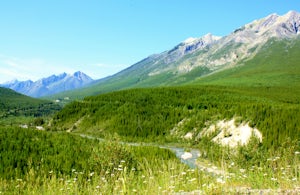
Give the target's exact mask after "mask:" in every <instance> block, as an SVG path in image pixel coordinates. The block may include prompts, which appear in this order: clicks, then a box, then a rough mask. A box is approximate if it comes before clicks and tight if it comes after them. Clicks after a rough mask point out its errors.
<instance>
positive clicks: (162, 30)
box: [0, 0, 300, 83]
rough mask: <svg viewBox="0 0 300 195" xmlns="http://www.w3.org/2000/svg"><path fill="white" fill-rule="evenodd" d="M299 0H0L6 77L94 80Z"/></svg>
mask: <svg viewBox="0 0 300 195" xmlns="http://www.w3.org/2000/svg"><path fill="white" fill-rule="evenodd" d="M289 10H295V11H298V12H299V11H300V1H298V0H276V1H274V0H251V1H237V0H227V1H221V0H210V1H200V0H43V1H40V0H26V1H25V0H24V1H23V0H18V1H17V0H9V1H2V2H1V3H0V29H1V30H0V83H2V82H5V81H9V80H12V79H18V80H27V79H31V80H37V79H39V78H42V77H46V76H50V75H52V74H59V73H62V72H67V73H73V72H75V71H77V70H80V71H83V72H85V73H87V74H89V75H90V76H92V77H93V78H94V79H98V78H102V77H105V76H108V75H111V74H114V73H116V72H118V71H120V70H122V69H124V68H126V67H128V66H130V65H132V64H134V63H136V62H138V61H140V60H142V59H143V58H145V57H147V56H149V55H151V54H154V53H160V52H163V51H165V50H169V49H171V48H172V47H174V46H175V45H176V44H178V43H179V42H181V41H183V40H185V39H187V38H189V37H201V36H203V35H205V34H207V33H212V34H214V35H218V36H224V35H228V34H229V33H231V32H232V31H234V29H236V28H238V27H240V26H242V25H244V24H246V23H249V22H252V21H253V20H255V19H259V18H262V17H265V16H267V15H269V14H272V13H277V14H279V15H283V14H285V13H287V12H288V11H289Z"/></svg>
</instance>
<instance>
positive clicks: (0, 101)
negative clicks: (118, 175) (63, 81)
mask: <svg viewBox="0 0 300 195" xmlns="http://www.w3.org/2000/svg"><path fill="white" fill-rule="evenodd" d="M57 110H60V107H59V106H58V105H56V104H54V103H52V102H50V101H46V100H40V99H35V98H31V97H28V96H25V95H22V94H20V93H17V92H15V91H13V90H11V89H7V88H3V87H0V120H1V119H4V118H6V117H8V116H44V115H48V114H51V113H53V112H54V111H57Z"/></svg>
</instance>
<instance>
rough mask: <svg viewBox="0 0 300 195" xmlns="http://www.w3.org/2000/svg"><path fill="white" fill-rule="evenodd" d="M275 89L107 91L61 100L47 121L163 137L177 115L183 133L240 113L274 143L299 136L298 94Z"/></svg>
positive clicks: (168, 137) (97, 131)
mask: <svg viewBox="0 0 300 195" xmlns="http://www.w3.org/2000/svg"><path fill="white" fill-rule="evenodd" d="M277 90H278V89H274V90H273V89H272V88H247V89H244V88H238V87H219V86H201V87H173V88H148V89H132V90H125V91H119V92H112V93H107V94H102V95H99V96H94V97H88V98H85V99H84V100H82V101H76V102H73V103H71V104H69V105H67V106H66V107H65V108H64V109H63V110H62V111H61V112H59V113H57V114H56V115H55V116H54V120H53V127H54V129H56V130H72V131H75V132H84V133H88V134H93V135H97V136H101V137H105V136H107V135H113V134H115V133H116V134H118V135H119V136H121V137H122V138H123V139H126V140H131V141H132V140H143V141H162V142H168V141H176V140H177V138H178V137H179V136H178V135H176V136H174V135H172V134H171V130H172V129H173V128H174V127H176V126H177V125H178V124H179V122H181V121H188V122H185V125H184V128H182V132H181V133H180V135H185V133H187V132H190V131H192V130H195V129H196V131H198V132H201V130H202V129H203V128H204V127H205V126H206V125H207V122H213V121H216V120H220V119H231V118H232V117H241V120H242V121H249V122H250V124H251V125H252V126H255V127H257V128H258V129H259V130H260V131H261V132H262V133H263V136H264V144H265V146H267V147H275V148H276V147H278V146H279V145H280V143H281V142H283V141H284V140H285V139H286V138H288V137H290V138H291V139H299V138H300V133H299V132H300V125H299V123H298V119H299V118H300V106H299V96H297V95H295V96H294V95H293V94H292V93H291V94H289V95H291V98H289V99H281V98H278V97H277V94H278V93H279V92H278V91H277ZM245 91H247V92H246V93H245ZM259 91H261V92H259ZM261 94H268V96H263V95H261ZM284 97H288V95H284Z"/></svg>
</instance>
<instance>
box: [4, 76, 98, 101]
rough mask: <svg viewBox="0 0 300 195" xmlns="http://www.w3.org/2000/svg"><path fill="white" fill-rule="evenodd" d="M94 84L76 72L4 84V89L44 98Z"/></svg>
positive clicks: (87, 77) (88, 78)
mask: <svg viewBox="0 0 300 195" xmlns="http://www.w3.org/2000/svg"><path fill="white" fill-rule="evenodd" d="M91 82H93V79H92V78H90V77H89V76H87V75H86V74H84V73H83V72H80V71H78V72H75V73H74V74H73V75H70V74H66V73H63V74H60V75H52V76H50V77H47V78H43V79H40V80H38V81H36V82H33V81H31V80H28V81H17V80H15V81H12V82H9V83H5V84H2V86H3V87H6V88H10V89H13V90H15V91H17V92H19V93H22V94H25V95H28V96H31V97H42V96H46V95H51V94H55V93H59V92H63V91H67V90H73V89H77V88H80V87H83V86H85V85H87V84H90V83H91Z"/></svg>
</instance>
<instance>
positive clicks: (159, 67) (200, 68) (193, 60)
mask: <svg viewBox="0 0 300 195" xmlns="http://www.w3.org/2000/svg"><path fill="white" fill-rule="evenodd" d="M299 26H300V14H299V13H297V12H295V11H290V12H288V13H287V14H285V15H283V16H279V15H277V14H271V15H269V16H267V17H266V18H262V19H259V20H255V21H253V22H251V23H249V24H246V25H244V26H242V27H240V28H238V29H236V30H234V31H233V32H232V33H231V34H229V35H228V36H224V37H217V36H213V35H211V34H207V35H205V36H203V37H201V38H189V39H187V40H185V41H183V42H182V43H180V44H178V45H177V46H175V47H174V48H173V49H171V50H169V51H165V52H162V53H160V54H155V55H151V56H149V57H147V58H145V59H143V60H141V61H140V62H137V63H136V64H134V65H132V66H130V67H128V68H127V69H125V70H123V71H121V72H119V73H117V74H115V75H113V76H110V77H107V78H104V79H100V80H98V81H97V82H96V83H95V84H94V85H92V86H90V87H88V88H84V89H81V90H80V92H79V91H72V92H70V93H64V94H61V95H60V96H73V97H77V98H82V97H84V96H87V95H95V94H99V93H105V92H109V91H115V90H120V89H126V88H136V87H151V86H172V85H182V84H186V83H190V82H193V81H195V80H197V79H198V78H199V77H202V76H205V75H208V74H212V73H216V72H220V71H222V70H226V69H230V68H233V67H238V66H241V65H246V63H245V62H246V61H248V60H250V59H252V58H254V57H255V56H256V55H258V54H259V53H260V52H264V51H263V50H261V49H262V48H266V47H264V45H265V44H266V43H268V42H269V41H270V40H275V39H277V40H283V41H287V42H293V40H294V39H297V38H298V37H299V34H300V32H299ZM289 40H290V41H289ZM270 49H272V48H270ZM274 52H275V51H274ZM274 52H271V53H273V54H274ZM274 55H276V54H274ZM288 60H289V59H288Z"/></svg>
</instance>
